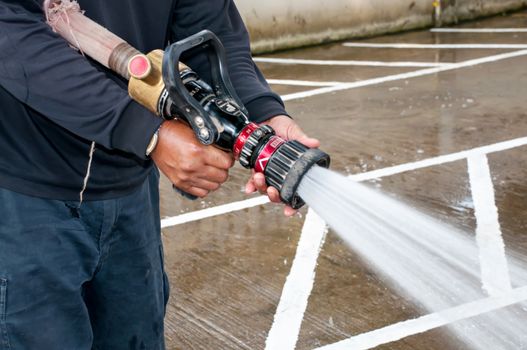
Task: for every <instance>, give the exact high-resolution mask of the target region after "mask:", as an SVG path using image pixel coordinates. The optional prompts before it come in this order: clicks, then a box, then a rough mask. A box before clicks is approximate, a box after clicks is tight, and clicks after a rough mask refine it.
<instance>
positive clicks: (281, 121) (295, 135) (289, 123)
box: [245, 115, 320, 216]
mask: <svg viewBox="0 0 527 350" xmlns="http://www.w3.org/2000/svg"><path fill="white" fill-rule="evenodd" d="M263 124H267V125H269V126H271V127H272V128H273V129H274V131H275V132H276V135H278V136H280V137H282V138H283V139H285V140H288V141H289V140H296V141H298V142H300V143H302V144H304V145H306V146H307V147H310V148H318V147H319V146H320V141H318V140H317V139H314V138H311V137H308V136H307V135H306V134H305V133H304V131H303V130H302V129H301V128H300V127H299V126H298V124H297V123H295V122H294V121H293V120H292V119H291V118H289V117H288V116H285V115H279V116H276V117H273V118H271V119H269V120H268V121H266V122H264V123H263ZM256 191H259V192H260V193H263V194H267V196H268V197H269V199H270V200H271V202H274V203H280V202H281V200H280V194H279V192H278V190H277V189H276V188H274V187H270V186H267V184H266V183H265V177H264V174H262V173H253V176H252V177H251V179H250V180H249V181H248V182H247V185H245V193H247V194H249V193H253V192H256ZM295 214H296V210H295V209H293V208H291V207H289V206H286V207H285V208H284V215H286V216H293V215H295Z"/></svg>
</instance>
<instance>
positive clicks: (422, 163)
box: [350, 137, 527, 181]
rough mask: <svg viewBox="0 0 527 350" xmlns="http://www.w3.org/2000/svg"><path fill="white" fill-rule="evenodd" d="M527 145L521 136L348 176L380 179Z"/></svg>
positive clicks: (358, 178)
mask: <svg viewBox="0 0 527 350" xmlns="http://www.w3.org/2000/svg"><path fill="white" fill-rule="evenodd" d="M526 145H527V137H521V138H518V139H514V140H509V141H504V142H498V143H494V144H492V145H487V146H482V147H476V148H473V149H470V150H466V151H461V152H456V153H451V154H446V155H443V156H438V157H434V158H428V159H423V160H419V161H417V162H412V163H406V164H401V165H395V166H392V167H389V168H383V169H379V170H373V171H369V172H367V173H361V174H355V175H351V176H350V177H351V178H352V179H353V180H355V181H365V180H371V179H380V178H382V177H386V176H391V175H395V174H402V173H404V172H407V171H413V170H417V169H423V168H428V167H431V166H435V165H441V164H447V163H452V162H456V161H459V160H463V159H466V158H468V157H471V156H474V155H482V154H490V153H496V152H501V151H505V150H508V149H513V148H517V147H522V146H526Z"/></svg>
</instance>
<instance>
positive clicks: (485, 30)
mask: <svg viewBox="0 0 527 350" xmlns="http://www.w3.org/2000/svg"><path fill="white" fill-rule="evenodd" d="M430 31H431V32H433V33H527V28H432V29H430Z"/></svg>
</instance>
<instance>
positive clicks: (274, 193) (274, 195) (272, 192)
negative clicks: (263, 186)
mask: <svg viewBox="0 0 527 350" xmlns="http://www.w3.org/2000/svg"><path fill="white" fill-rule="evenodd" d="M267 197H269V200H270V201H271V202H273V203H280V202H282V200H281V199H280V193H279V192H278V190H277V189H276V188H274V187H271V186H269V188H267Z"/></svg>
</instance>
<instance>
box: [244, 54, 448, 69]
mask: <svg viewBox="0 0 527 350" xmlns="http://www.w3.org/2000/svg"><path fill="white" fill-rule="evenodd" d="M253 60H254V61H255V62H261V63H277V64H305V65H315V66H367V67H400V68H402V67H421V68H423V67H442V66H446V65H449V64H451V63H438V62H382V61H354V60H342V61H341V60H305V59H296V58H271V57H255V58H253Z"/></svg>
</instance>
